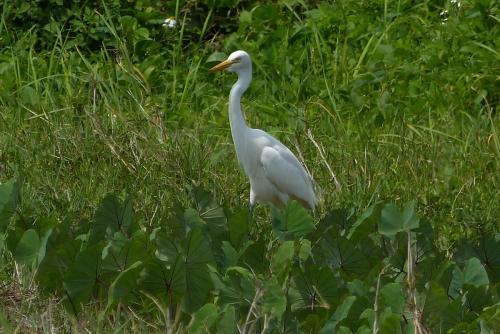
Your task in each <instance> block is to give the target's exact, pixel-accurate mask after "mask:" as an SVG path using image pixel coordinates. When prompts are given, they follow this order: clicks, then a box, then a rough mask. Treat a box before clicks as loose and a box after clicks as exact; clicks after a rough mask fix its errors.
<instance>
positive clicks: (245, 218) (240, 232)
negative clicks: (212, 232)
mask: <svg viewBox="0 0 500 334" xmlns="http://www.w3.org/2000/svg"><path fill="white" fill-rule="evenodd" d="M249 224H250V215H249V211H248V209H247V208H243V209H241V210H240V211H237V212H236V213H234V214H233V215H232V216H231V217H230V218H229V222H228V226H229V238H230V240H231V244H232V245H233V247H234V248H235V249H237V250H239V249H240V247H241V245H243V244H244V243H245V241H246V240H247V239H248V225H249Z"/></svg>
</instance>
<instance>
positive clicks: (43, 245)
mask: <svg viewBox="0 0 500 334" xmlns="http://www.w3.org/2000/svg"><path fill="white" fill-rule="evenodd" d="M37 225H38V226H39V233H40V236H41V237H40V249H39V251H38V263H40V262H42V260H43V258H44V257H45V254H46V252H47V245H48V243H49V239H50V237H51V236H52V232H53V231H54V229H55V228H56V227H57V226H58V225H59V224H58V222H57V221H56V220H55V219H50V218H42V219H39V220H38V222H37Z"/></svg>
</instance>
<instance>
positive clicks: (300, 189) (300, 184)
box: [260, 146, 316, 208]
mask: <svg viewBox="0 0 500 334" xmlns="http://www.w3.org/2000/svg"><path fill="white" fill-rule="evenodd" d="M287 151H288V152H287ZM290 155H291V156H290ZM260 162H261V164H262V167H263V169H264V173H265V175H266V177H267V178H268V180H269V181H270V182H271V183H272V184H274V186H275V187H276V188H278V190H279V191H281V192H283V193H285V194H287V195H289V196H290V197H292V198H296V199H299V200H302V201H304V202H306V203H307V204H308V205H309V206H310V207H311V208H312V207H314V205H315V204H316V197H315V195H314V191H313V189H312V185H311V181H310V179H309V176H308V175H307V173H306V171H305V170H304V168H303V167H302V165H301V164H300V162H299V161H298V159H297V158H296V157H295V156H294V155H293V153H292V152H290V151H289V150H288V149H286V147H285V150H283V148H282V147H278V148H277V147H276V146H272V147H271V146H267V147H264V149H263V150H262V154H261V158H260Z"/></svg>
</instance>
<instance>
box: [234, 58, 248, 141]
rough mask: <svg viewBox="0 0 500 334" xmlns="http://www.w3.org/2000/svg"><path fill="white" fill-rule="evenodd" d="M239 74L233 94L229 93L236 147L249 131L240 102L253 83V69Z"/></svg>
mask: <svg viewBox="0 0 500 334" xmlns="http://www.w3.org/2000/svg"><path fill="white" fill-rule="evenodd" d="M237 74H238V81H236V83H235V84H234V85H233V87H232V88H231V93H229V125H230V126H231V135H232V137H233V142H234V144H235V145H236V146H238V145H239V142H240V140H242V139H243V138H242V137H243V136H244V135H245V132H246V131H247V130H248V126H247V124H246V122H245V118H244V117H243V113H242V112H241V104H240V100H241V96H242V95H243V93H244V92H245V91H246V90H247V88H248V86H250V82H251V81H252V68H251V67H250V68H246V69H244V70H242V71H239V72H238V73H237Z"/></svg>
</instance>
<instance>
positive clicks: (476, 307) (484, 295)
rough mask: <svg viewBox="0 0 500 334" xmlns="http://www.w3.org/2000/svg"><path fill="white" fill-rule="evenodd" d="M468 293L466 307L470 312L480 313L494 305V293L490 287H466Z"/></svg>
mask: <svg viewBox="0 0 500 334" xmlns="http://www.w3.org/2000/svg"><path fill="white" fill-rule="evenodd" d="M465 290H466V291H467V293H466V295H465V297H466V304H465V305H466V307H467V309H468V310H469V311H470V312H474V313H476V314H477V313H480V312H481V311H482V310H483V309H484V308H485V307H486V306H488V305H492V304H493V293H492V291H491V289H489V286H488V285H483V286H478V287H475V286H469V285H466V286H465Z"/></svg>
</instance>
